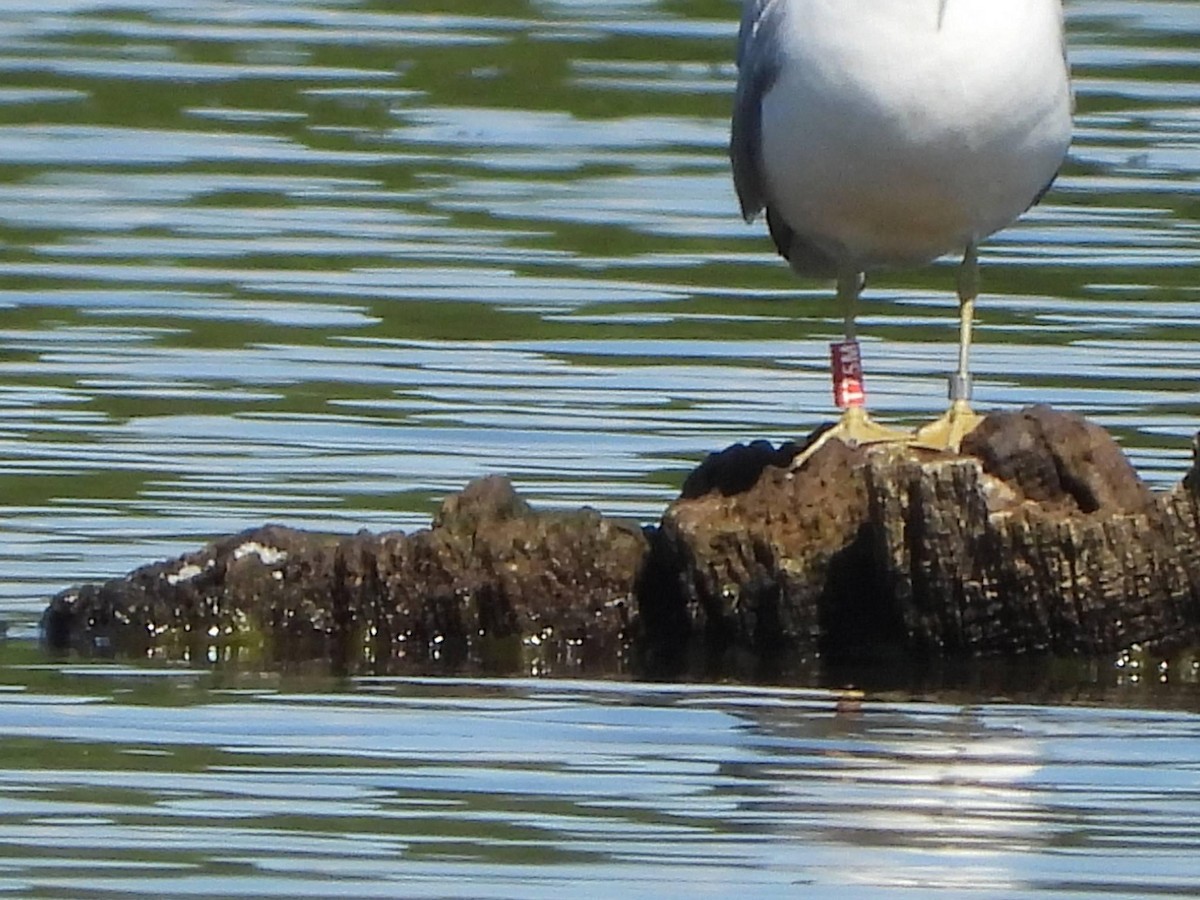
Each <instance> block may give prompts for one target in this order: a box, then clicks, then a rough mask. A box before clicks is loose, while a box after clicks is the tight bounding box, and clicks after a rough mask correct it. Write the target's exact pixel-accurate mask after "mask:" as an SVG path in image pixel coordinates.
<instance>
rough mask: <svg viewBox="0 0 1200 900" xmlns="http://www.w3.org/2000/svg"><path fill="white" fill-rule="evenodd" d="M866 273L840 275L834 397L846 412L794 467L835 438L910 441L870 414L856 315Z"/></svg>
mask: <svg viewBox="0 0 1200 900" xmlns="http://www.w3.org/2000/svg"><path fill="white" fill-rule="evenodd" d="M862 284H863V278H862V275H861V274H860V273H858V272H854V271H843V272H840V273H839V274H838V280H837V296H838V302H839V304H840V305H841V307H842V314H843V315H844V317H845V332H844V333H845V336H846V337H845V340H843V341H841V342H839V343H836V344H830V357H831V365H832V374H833V399H834V402H835V403H836V404H837V406H838V408H839V409H841V410H842V415H841V417H840V418H839V419H838V421H837V422H836V423H835V424H834V425H832V426H830V427H829V428H827V429H826V430H825V431H823V432H822V433H821V434H820V435H818V436H817V437H816V438H815V439H814V440H812V441H811V442H810V443H809V444H808V446H807V447H805V448H804V450H803V451H801V452H800V454H799V455H798V456H796V457H795V459H793V460H792V468H793V469H798V468H800V466H802V465H804V463H805V462H806V461H807V460H808V458H809V457H811V456H812V455H813V454H814V453H816V452H817V450H819V449H820V448H821V447H823V446H824V445H825V443H826V442H828V441H829V440H830V439H832V438H837V439H838V440H840V441H841V442H842V443H844V444H849V445H850V446H852V447H853V446H858V445H860V444H877V443H882V442H885V441H910V440H912V436H911V435H910V434H908V433H907V432H904V431H897V430H895V429H892V428H888V427H886V426H884V425H880V424H878V423H877V422H875V421H874V420H873V419H872V418H871V417H870V416H869V415H867V410H866V408H865V406H866V393H865V391H864V390H863V381H862V357H861V355H860V353H859V349H858V333H857V330H856V327H855V317H856V315H857V313H858V295H859V293H860V291H861V290H862Z"/></svg>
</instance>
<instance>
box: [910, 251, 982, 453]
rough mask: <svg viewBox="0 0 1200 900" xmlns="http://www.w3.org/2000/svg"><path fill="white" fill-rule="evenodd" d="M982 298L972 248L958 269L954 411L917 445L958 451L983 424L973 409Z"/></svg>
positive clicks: (933, 424)
mask: <svg viewBox="0 0 1200 900" xmlns="http://www.w3.org/2000/svg"><path fill="white" fill-rule="evenodd" d="M978 295H979V254H978V251H977V250H976V249H975V245H974V244H968V245H967V250H966V252H965V253H964V254H963V261H962V265H961V266H960V267H959V269H958V304H959V306H958V314H959V323H958V369H957V370H956V371H955V372H954V374H953V375H951V376H950V408H949V409H947V410H946V412H945V413H944V414H943V415H942V416H941V417H940V418H938V419H936V420H935V421H933V422H930V423H929V424H928V425H926V426H924V427H923V428H920V429H918V430H917V437H916V443H917V444H919V445H920V446H923V447H936V448H937V449H940V450H955V451H957V450H958V447H959V445H960V444H961V443H962V439H963V438H964V437H966V436H967V435H968V434H970V433H971V432H972V431H974V430H975V428H976V426H978V425H979V423H980V422H982V421H983V416H980V415H976V413H975V412H974V411H972V409H971V369H970V357H971V325H972V322H973V320H974V318H975V298H976V297H977V296H978Z"/></svg>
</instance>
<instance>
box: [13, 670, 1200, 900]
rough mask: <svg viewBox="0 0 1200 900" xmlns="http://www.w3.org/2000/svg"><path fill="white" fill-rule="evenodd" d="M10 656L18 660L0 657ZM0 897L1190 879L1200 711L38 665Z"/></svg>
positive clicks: (1014, 887) (857, 889)
mask: <svg viewBox="0 0 1200 900" xmlns="http://www.w3.org/2000/svg"><path fill="white" fill-rule="evenodd" d="M15 672H16V670H15V669H12V668H9V669H8V670H7V672H6V675H8V676H11V675H13V674H14V673H15ZM22 675H23V677H24V678H25V679H27V680H28V679H33V680H35V681H36V683H37V684H38V686H39V687H40V688H41V689H42V691H43V693H41V694H40V695H38V696H29V695H28V694H26V693H22V692H21V691H14V692H11V693H0V738H2V741H0V767H2V768H0V848H2V850H3V852H2V854H0V894H5V895H8V894H11V895H18V896H23V897H73V898H101V897H117V896H119V897H154V898H174V897H205V898H217V897H221V898H224V897H231V898H232V897H279V896H287V897H314V898H317V897H320V898H324V897H332V896H344V897H388V898H391V897H523V898H524V897H528V898H536V897H545V898H558V897H564V896H576V895H586V896H595V897H647V898H651V897H655V898H657V897H696V896H714V897H731V896H738V897H746V896H752V897H791V896H798V895H799V896H812V897H830V898H832V897H837V898H874V897H879V896H892V895H896V896H914V897H928V896H935V895H936V896H949V897H962V896H970V897H981V898H1013V897H1026V896H1029V897H1043V896H1054V897H1063V898H1085V897H1095V896H1100V895H1103V896H1107V897H1127V898H1145V897H1150V896H1180V897H1183V896H1195V895H1196V893H1197V892H1200V864H1198V863H1197V862H1196V859H1197V856H1196V854H1197V853H1198V852H1200V830H1198V829H1197V828H1196V825H1195V822H1196V818H1197V814H1198V813H1200V780H1198V778H1197V772H1200V719H1197V717H1196V716H1195V715H1191V714H1182V713H1171V712H1141V711H1132V710H1130V711H1121V710H1112V709H1110V710H1095V709H1083V708H1056V709H1048V708H1039V707H1032V706H1015V705H1014V706H987V705H979V706H972V705H967V706H949V705H942V704H935V703H921V704H902V703H881V702H867V703H865V704H864V705H863V706H862V707H861V708H855V707H853V706H852V705H847V704H842V705H841V706H839V704H838V702H837V698H836V697H834V696H833V695H830V694H826V693H823V692H817V691H784V690H770V689H762V688H755V689H735V688H719V687H692V688H687V687H677V686H663V687H650V686H638V687H634V686H628V685H612V684H599V683H581V682H561V683H552V682H541V683H538V682H520V681H506V682H496V683H488V682H469V683H463V682H455V681H446V680H443V681H437V682H423V681H414V680H389V679H379V680H370V679H369V680H362V681H358V682H356V683H355V684H354V685H352V686H350V687H349V689H348V691H347V692H339V693H332V694H331V693H328V692H324V691H318V690H314V689H313V686H312V685H308V686H307V689H306V690H303V691H300V692H296V691H295V690H289V689H288V686H287V685H283V684H279V683H278V680H277V679H273V680H272V681H271V682H268V681H266V680H262V679H259V680H257V681H251V682H236V681H235V682H233V683H230V684H222V683H221V679H220V678H219V677H214V676H212V675H205V674H202V673H196V672H186V671H176V672H169V671H168V672H161V673H159V675H158V676H157V677H152V674H151V673H148V672H147V671H145V670H122V669H120V668H117V667H100V666H92V667H83V668H71V667H69V666H67V667H57V668H52V669H48V668H46V667H37V666H35V667H33V668H32V669H29V670H25V671H24V672H23V673H22Z"/></svg>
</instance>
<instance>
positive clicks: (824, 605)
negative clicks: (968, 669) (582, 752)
mask: <svg viewBox="0 0 1200 900" xmlns="http://www.w3.org/2000/svg"><path fill="white" fill-rule="evenodd" d="M800 449H801V448H800V446H798V445H785V446H783V447H778V448H776V447H772V446H770V445H769V444H766V443H761V442H760V443H755V444H751V445H749V446H741V445H738V446H735V447H731V448H729V449H728V450H725V451H722V452H721V453H718V454H714V455H713V456H710V457H709V458H708V459H707V460H706V461H705V462H704V463H702V464H701V465H700V466H699V467H698V468H697V469H696V470H695V471H694V472H693V473H692V474H691V475H690V476H689V477H688V479H687V481H686V483H685V485H684V488H683V492H682V495H681V496H680V498H679V499H678V500H676V501H675V502H674V503H673V504H671V506H670V507H669V508H668V509H667V510H666V512H665V514H664V515H663V518H662V521H661V522H660V523H659V525H658V526H657V527H652V528H645V529H643V528H641V527H639V526H637V525H636V524H632V523H628V522H624V521H621V520H614V519H610V518H606V517H604V516H601V515H600V514H598V513H596V512H595V511H592V510H587V509H585V510H581V511H579V512H571V513H557V512H538V511H535V510H532V509H530V508H529V506H528V505H527V504H526V503H525V502H524V501H523V500H521V499H520V498H519V497H518V496H517V495H516V494H515V492H514V491H513V490H512V487H511V485H509V484H508V482H507V481H505V480H504V479H501V478H496V477H492V478H486V479H482V480H481V481H477V482H474V483H472V484H471V485H470V486H468V487H467V488H466V490H464V491H463V492H462V493H461V494H458V495H455V496H453V497H451V498H449V499H447V501H446V502H445V503H444V504H443V507H442V510H441V512H440V513H439V515H438V516H437V517H436V518H435V520H434V523H433V525H432V527H431V528H430V529H426V530H422V531H418V532H415V533H413V534H411V535H403V534H400V533H387V534H381V535H372V534H368V533H365V532H364V533H360V534H357V535H354V536H350V537H337V536H330V535H314V534H309V533H305V532H299V531H294V530H291V529H286V528H281V527H278V526H268V527H267V528H264V529H258V530H255V531H251V532H245V533H242V534H239V535H235V536H233V537H230V538H226V539H224V540H221V541H217V542H215V543H214V544H211V545H209V546H208V547H206V548H204V549H203V550H201V551H198V552H197V553H194V554H189V555H187V556H184V557H182V558H180V559H177V560H173V561H170V562H166V563H157V564H154V565H150V566H146V567H143V568H141V569H138V570H136V571H135V572H133V573H131V574H130V575H128V576H126V577H124V578H121V579H115V580H113V581H110V582H107V583H106V584H104V585H100V586H85V587H81V588H75V589H72V590H69V591H64V592H63V593H61V594H59V595H58V596H57V597H55V598H54V599H53V600H52V601H51V603H50V605H49V607H48V608H47V610H46V613H45V616H44V618H43V630H44V634H45V636H46V640H47V642H48V643H49V644H51V645H52V646H55V647H60V648H66V647H73V648H77V649H81V650H85V651H89V652H90V651H95V650H96V649H98V648H100V649H104V648H114V649H118V650H122V651H126V652H129V651H132V652H136V653H157V654H163V655H183V656H186V657H188V658H194V659H195V658H198V659H213V658H224V657H227V656H230V655H232V654H234V653H236V654H239V655H245V654H250V655H252V656H253V657H254V658H255V659H260V658H261V660H262V661H264V662H267V663H270V662H271V661H289V660H300V659H310V658H323V659H327V660H331V661H332V662H334V663H335V664H336V665H337V666H338V667H339V668H346V669H349V670H354V671H364V670H367V671H423V672H424V671H440V672H449V671H462V670H464V669H465V670H480V669H483V670H488V671H509V672H511V671H526V672H528V671H534V672H542V673H570V672H581V671H589V672H609V673H611V672H627V673H633V674H641V675H671V676H679V675H687V674H691V675H695V674H699V673H708V674H712V673H730V672H733V673H741V674H757V675H771V674H778V673H781V672H783V671H786V670H789V669H794V668H796V667H805V666H811V665H813V664H814V663H816V662H818V661H819V662H821V663H822V664H825V663H831V664H841V663H851V662H863V661H889V662H896V661H908V662H912V661H921V660H933V659H942V658H964V657H974V656H983V655H1016V654H1032V653H1050V654H1057V655H1068V656H1070V655H1088V656H1095V655H1107V654H1115V653H1117V652H1119V651H1122V650H1123V649H1125V648H1128V647H1130V646H1131V645H1135V644H1142V645H1154V646H1156V647H1161V648H1164V649H1166V648H1173V647H1182V646H1185V645H1189V644H1191V643H1193V642H1194V641H1195V640H1196V638H1197V634H1198V631H1200V512H1198V507H1197V496H1198V483H1200V476H1197V475H1196V473H1195V471H1193V473H1191V474H1190V475H1189V477H1188V478H1187V479H1185V480H1184V482H1183V483H1182V484H1180V485H1179V486H1177V487H1176V488H1175V489H1174V490H1172V491H1170V492H1167V493H1152V492H1151V491H1149V490H1148V489H1147V488H1146V487H1145V485H1144V484H1143V483H1142V482H1141V481H1140V480H1139V479H1138V477H1137V475H1136V473H1135V472H1134V471H1133V468H1132V467H1131V466H1130V464H1129V463H1128V461H1127V460H1126V459H1125V457H1124V456H1123V455H1122V454H1121V452H1120V450H1119V448H1118V447H1117V446H1116V444H1115V443H1114V442H1113V440H1112V439H1111V438H1110V437H1109V436H1108V435H1107V434H1106V433H1105V432H1104V431H1103V430H1101V429H1099V428H1098V427H1096V426H1094V425H1091V424H1089V423H1087V422H1085V421H1084V420H1082V419H1080V418H1078V417H1076V416H1072V415H1068V414H1065V413H1060V412H1055V411H1053V410H1051V409H1048V408H1046V407H1032V408H1030V409H1026V410H1022V411H1020V412H1012V413H999V414H993V415H991V416H989V417H988V418H987V419H986V420H985V422H984V424H983V425H982V426H981V427H980V428H979V429H978V430H977V431H976V432H974V433H973V434H972V435H971V436H970V437H969V438H968V440H967V441H966V442H965V443H964V445H963V447H962V451H961V453H958V454H952V453H936V452H932V451H927V450H921V449H915V448H904V447H896V446H878V447H866V448H862V447H859V448H851V447H847V446H845V445H844V444H842V443H840V442H838V441H830V442H828V443H826V444H825V445H824V446H823V447H822V448H821V449H820V450H818V451H817V452H816V453H814V454H813V455H812V456H811V457H810V458H809V459H808V460H807V461H806V462H805V464H804V465H803V466H802V467H799V468H797V469H794V470H793V469H792V468H791V462H792V460H793V459H794V458H795V456H796V455H797V453H798V452H799V451H800ZM260 655H261V656H260Z"/></svg>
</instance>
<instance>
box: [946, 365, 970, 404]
mask: <svg viewBox="0 0 1200 900" xmlns="http://www.w3.org/2000/svg"><path fill="white" fill-rule="evenodd" d="M948 381H949V382H950V399H951V401H954V400H970V399H971V387H972V380H971V376H970V375H963V374H961V373H958V372H955V373H954V374H953V375H951V376H950V378H949V379H948Z"/></svg>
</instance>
